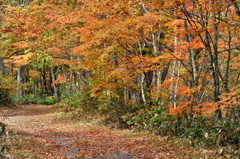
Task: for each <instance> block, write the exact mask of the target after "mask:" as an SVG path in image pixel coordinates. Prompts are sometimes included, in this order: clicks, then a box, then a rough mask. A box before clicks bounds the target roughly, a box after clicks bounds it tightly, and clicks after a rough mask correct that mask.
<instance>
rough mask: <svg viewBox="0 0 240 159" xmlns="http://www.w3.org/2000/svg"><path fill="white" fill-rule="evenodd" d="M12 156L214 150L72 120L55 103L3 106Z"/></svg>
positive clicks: (148, 157)
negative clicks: (200, 148) (199, 148)
mask: <svg viewBox="0 0 240 159" xmlns="http://www.w3.org/2000/svg"><path fill="white" fill-rule="evenodd" d="M0 121H1V122H3V123H5V124H7V130H8V132H9V138H10V143H11V145H9V147H10V150H11V155H12V156H13V158H17V159H18V158H19V159H21V158H23V159H25V158H33V159H37V158H43V159H45V158H46V159H48V158H73V159H74V158H96V159H105V158H109V159H110V158H127V159H128V158H129V159H130V158H132V159H138V158H142V159H160V158H163V159H167V158H211V157H207V156H208V155H212V153H210V152H208V151H206V150H201V151H200V150H197V149H194V148H190V147H187V146H186V145H179V144H178V145H177V144H174V143H172V142H170V141H168V140H167V139H164V138H160V137H156V136H151V135H146V134H144V133H134V132H132V131H130V130H117V129H111V128H108V127H106V126H100V125H97V124H92V123H91V122H86V121H78V120H73V119H72V118H71V117H69V116H68V115H66V113H63V112H61V111H60V110H59V108H57V107H56V106H44V105H26V106H17V107H14V108H5V109H1V110H0Z"/></svg>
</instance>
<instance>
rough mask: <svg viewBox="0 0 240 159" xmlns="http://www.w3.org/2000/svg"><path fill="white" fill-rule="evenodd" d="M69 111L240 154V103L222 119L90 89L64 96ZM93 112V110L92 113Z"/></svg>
mask: <svg viewBox="0 0 240 159" xmlns="http://www.w3.org/2000/svg"><path fill="white" fill-rule="evenodd" d="M60 105H62V106H64V107H65V108H66V110H67V111H71V112H74V113H73V114H74V117H76V118H77V117H78V116H81V114H85V113H89V112H91V113H93V114H98V115H99V116H101V118H102V119H103V123H104V124H107V125H109V124H112V125H115V127H117V128H131V129H134V130H135V131H146V132H148V133H151V134H155V135H160V136H168V138H170V139H171V140H173V141H175V142H181V143H185V144H188V145H190V146H193V147H196V148H208V149H209V148H224V149H226V150H229V149H231V150H229V151H232V152H227V153H232V154H233V155H235V156H236V155H240V154H239V148H240V144H239V143H240V138H239V137H240V136H239V134H240V119H239V114H240V107H237V108H232V109H234V110H230V112H234V114H231V113H229V114H228V115H226V116H224V117H222V118H221V119H218V118H217V117H216V114H214V115H212V116H209V117H205V116H201V115H199V114H195V113H194V112H192V113H185V114H182V115H181V116H172V115H169V112H168V108H167V106H166V105H165V104H164V103H162V104H156V106H152V107H149V106H147V105H136V104H134V103H131V101H130V102H128V103H124V102H123V101H122V100H119V99H118V98H114V97H111V98H109V97H106V99H104V100H103V99H101V100H99V99H98V98H97V97H91V96H90V93H89V92H88V91H85V92H83V93H82V94H75V95H72V97H71V98H64V97H62V102H61V104H60ZM91 113H89V114H91Z"/></svg>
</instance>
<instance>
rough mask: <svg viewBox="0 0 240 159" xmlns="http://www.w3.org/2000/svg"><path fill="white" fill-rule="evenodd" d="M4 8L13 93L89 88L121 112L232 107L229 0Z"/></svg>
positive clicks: (235, 84) (64, 1)
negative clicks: (161, 106)
mask: <svg viewBox="0 0 240 159" xmlns="http://www.w3.org/2000/svg"><path fill="white" fill-rule="evenodd" d="M2 10H4V12H2V14H1V29H0V30H1V34H0V35H1V41H0V47H1V51H0V60H1V61H0V65H2V67H0V71H1V70H3V68H5V69H4V70H5V71H1V73H2V74H7V75H11V76H17V81H18V82H17V83H16V84H15V85H16V88H17V89H18V91H20V92H18V94H19V93H21V92H25V94H41V95H44V94H47V95H50V96H54V97H55V99H56V100H59V97H64V96H67V97H68V98H70V97H71V96H74V95H75V96H76V95H80V96H81V93H82V94H84V93H86V94H88V95H89V94H90V95H89V96H88V97H89V98H94V100H95V99H96V100H97V101H98V102H99V103H104V102H106V101H107V102H109V103H108V104H99V103H98V104H99V105H98V106H97V107H98V109H99V111H102V112H104V111H105V112H106V111H107V112H114V113H116V112H118V110H119V112H123V114H125V116H124V115H123V117H126V116H127V115H126V114H128V115H129V114H131V113H136V112H134V111H137V110H139V109H140V108H141V105H145V106H146V109H151V108H152V107H158V106H160V105H161V104H163V105H164V106H165V107H166V110H167V112H168V113H169V115H171V116H185V115H189V114H191V115H193V114H194V115H196V116H204V117H209V116H211V115H213V114H215V113H216V112H217V111H218V112H219V111H220V112H221V115H222V117H225V116H228V114H229V113H228V111H230V110H231V109H232V108H234V109H235V108H238V109H239V103H240V102H239V100H240V99H239V96H240V94H239V91H240V90H239V84H240V83H239V80H240V72H239V66H240V61H239V59H240V58H239V49H240V48H239V47H240V46H239V38H240V37H239V33H240V32H239V31H240V30H239V27H240V26H239V22H240V14H239V13H240V12H239V4H238V1H236V0H226V1H221V0H212V1H209V0H200V1H197V0H191V1H190V0H168V1H161V0H160V1H159V0H158V1H157V0H151V1H149V0H146V1H141V0H135V1H130V0H91V1H88V0H74V1H72V0H50V1H44V0H43V1H40V0H35V1H33V2H31V3H30V4H29V5H20V6H17V7H16V6H11V5H6V6H2ZM21 71H22V72H21ZM23 72H24V73H23ZM18 75H19V76H18ZM0 82H1V81H0ZM26 83H27V84H26ZM0 84H1V83H0ZM24 84H25V85H24ZM84 91H85V92H84ZM111 101H112V102H111ZM85 103H86V104H84V105H85V106H86V105H87V103H88V102H85ZM89 103H91V102H89ZM96 103H97V102H96ZM114 104H116V105H117V104H118V106H116V107H114V106H113V105H114ZM109 105H110V106H109ZM119 105H120V106H119ZM129 105H133V107H132V108H131V109H130V108H129V107H128V106H129ZM115 108H116V110H115ZM122 110H124V111H122ZM128 110H131V111H130V112H128ZM121 115H122V114H121V113H120V116H121ZM230 118H232V117H230ZM121 120H122V118H121Z"/></svg>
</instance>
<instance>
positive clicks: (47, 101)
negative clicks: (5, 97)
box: [12, 95, 55, 105]
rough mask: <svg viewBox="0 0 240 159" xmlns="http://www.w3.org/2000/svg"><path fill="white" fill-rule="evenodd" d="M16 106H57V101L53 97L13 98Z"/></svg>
mask: <svg viewBox="0 0 240 159" xmlns="http://www.w3.org/2000/svg"><path fill="white" fill-rule="evenodd" d="M12 100H13V103H14V104H19V105H24V104H43V105H52V104H55V99H54V97H52V96H49V97H45V98H42V97H39V96H35V95H27V96H23V97H22V98H17V97H12Z"/></svg>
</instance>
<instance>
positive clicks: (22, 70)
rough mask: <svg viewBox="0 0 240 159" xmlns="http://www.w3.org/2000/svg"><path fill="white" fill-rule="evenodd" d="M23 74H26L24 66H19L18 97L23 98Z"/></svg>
mask: <svg viewBox="0 0 240 159" xmlns="http://www.w3.org/2000/svg"><path fill="white" fill-rule="evenodd" d="M23 76H24V66H20V67H18V72H17V86H18V90H17V97H18V98H22V97H23V91H22V88H21V84H23Z"/></svg>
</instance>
